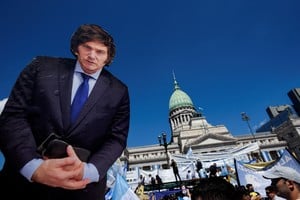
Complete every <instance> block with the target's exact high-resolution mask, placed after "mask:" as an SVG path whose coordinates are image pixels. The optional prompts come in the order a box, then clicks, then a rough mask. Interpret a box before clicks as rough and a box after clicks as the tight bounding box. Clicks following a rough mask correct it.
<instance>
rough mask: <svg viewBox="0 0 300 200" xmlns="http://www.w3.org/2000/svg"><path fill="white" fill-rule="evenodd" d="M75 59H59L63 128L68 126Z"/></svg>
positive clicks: (65, 128)
mask: <svg viewBox="0 0 300 200" xmlns="http://www.w3.org/2000/svg"><path fill="white" fill-rule="evenodd" d="M75 64H76V60H61V63H60V65H61V66H59V79H58V81H59V88H60V104H61V105H60V107H61V113H62V119H61V120H62V122H63V127H64V130H67V129H68V127H69V126H70V105H71V91H72V82H73V73H74V68H75Z"/></svg>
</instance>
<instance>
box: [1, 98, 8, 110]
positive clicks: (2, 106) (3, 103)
mask: <svg viewBox="0 0 300 200" xmlns="http://www.w3.org/2000/svg"><path fill="white" fill-rule="evenodd" d="M6 101H7V98H6V99H3V100H1V101H0V114H1V112H2V110H3V108H4V106H5V104H6Z"/></svg>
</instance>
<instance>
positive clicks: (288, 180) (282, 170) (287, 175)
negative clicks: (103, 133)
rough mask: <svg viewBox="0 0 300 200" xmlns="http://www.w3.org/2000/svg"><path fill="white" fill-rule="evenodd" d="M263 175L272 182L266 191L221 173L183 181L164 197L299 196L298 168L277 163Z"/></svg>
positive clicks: (255, 199) (280, 199) (254, 199)
mask: <svg viewBox="0 0 300 200" xmlns="http://www.w3.org/2000/svg"><path fill="white" fill-rule="evenodd" d="M263 177H264V178H265V179H270V180H271V184H270V185H269V186H267V187H265V194H260V193H259V192H257V191H256V190H255V183H248V184H246V185H241V186H237V185H233V184H232V183H230V182H229V181H228V180H227V179H225V178H224V177H220V176H210V177H208V178H205V179H201V181H200V182H199V183H198V184H197V185H194V186H193V187H189V186H186V185H184V184H181V185H180V190H179V191H177V192H174V193H172V194H168V195H165V196H163V197H162V198H160V199H162V200H284V199H286V200H300V174H299V173H297V171H296V170H294V169H292V168H289V167H283V166H276V167H274V168H273V169H272V170H271V171H268V172H266V173H265V174H264V175H263Z"/></svg>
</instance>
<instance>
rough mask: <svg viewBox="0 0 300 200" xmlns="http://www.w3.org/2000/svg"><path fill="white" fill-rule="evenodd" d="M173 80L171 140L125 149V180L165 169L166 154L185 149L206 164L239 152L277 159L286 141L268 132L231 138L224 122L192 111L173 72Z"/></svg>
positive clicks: (247, 157)
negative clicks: (249, 147) (140, 172)
mask: <svg viewBox="0 0 300 200" xmlns="http://www.w3.org/2000/svg"><path fill="white" fill-rule="evenodd" d="M173 79H174V90H173V92H172V94H171V96H170V100H169V124H170V129H171V130H170V132H171V141H170V142H169V143H168V142H167V139H166V135H165V134H164V135H163V138H160V141H161V144H153V145H147V146H140V147H131V148H127V149H126V150H125V151H124V153H123V156H122V157H121V160H122V161H124V162H127V164H128V172H127V175H128V176H127V181H128V182H129V183H131V182H136V181H137V178H138V174H137V173H138V172H139V171H140V170H146V171H147V170H148V171H151V170H153V169H157V168H159V169H168V168H169V164H170V157H173V156H184V155H186V154H187V152H188V151H189V149H192V152H193V155H194V156H195V157H199V158H201V160H202V161H203V162H205V163H206V165H209V164H210V161H211V160H212V156H211V155H216V156H217V157H218V156H219V157H220V159H221V157H222V156H223V158H222V159H224V158H225V157H226V156H227V157H228V156H235V155H239V156H240V158H241V159H244V160H252V159H260V160H261V161H271V160H274V159H276V158H278V157H279V156H280V152H281V151H282V150H283V149H284V148H285V147H286V142H285V141H279V140H278V138H277V135H276V134H274V133H272V132H271V131H267V132H261V133H257V134H255V136H256V137H255V139H254V138H253V135H252V134H251V133H249V134H247V135H241V136H237V137H233V136H232V134H231V133H230V132H229V131H228V129H227V128H226V127H225V126H224V125H212V124H210V123H208V122H207V120H206V117H205V116H203V114H202V113H201V112H199V111H197V110H196V108H195V106H194V104H193V101H192V99H191V98H190V97H189V95H188V94H187V93H186V92H184V91H183V90H182V89H181V88H180V87H179V84H178V82H177V80H176V78H175V75H173ZM254 144H256V146H257V148H254V149H252V150H251V152H250V151H249V152H247V151H245V147H246V146H250V145H252V146H253V145H254ZM254 146H255V145H254ZM242 149H243V153H242V152H241V150H242ZM229 154H230V155H229ZM217 157H214V159H218V158H217ZM205 163H204V164H205Z"/></svg>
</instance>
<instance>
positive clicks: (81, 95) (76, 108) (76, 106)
mask: <svg viewBox="0 0 300 200" xmlns="http://www.w3.org/2000/svg"><path fill="white" fill-rule="evenodd" d="M81 76H82V79H83V82H82V83H81V84H80V86H79V87H78V89H77V91H76V94H75V97H74V100H73V103H72V106H71V123H72V124H73V123H74V122H75V120H76V119H77V117H78V115H79V113H80V110H81V108H82V106H83V105H84V103H85V101H86V100H87V98H88V94H89V78H90V76H88V75H86V74H84V73H81Z"/></svg>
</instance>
